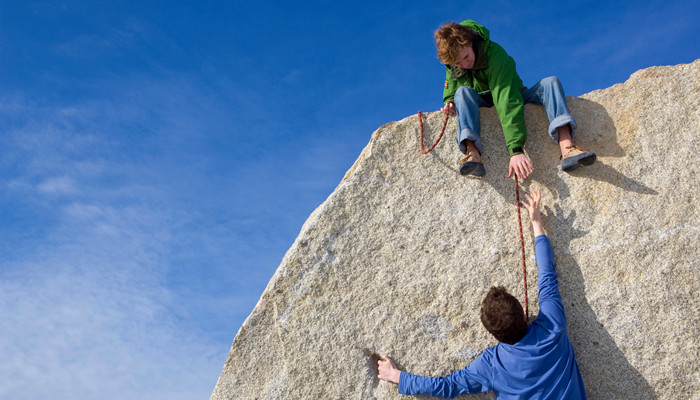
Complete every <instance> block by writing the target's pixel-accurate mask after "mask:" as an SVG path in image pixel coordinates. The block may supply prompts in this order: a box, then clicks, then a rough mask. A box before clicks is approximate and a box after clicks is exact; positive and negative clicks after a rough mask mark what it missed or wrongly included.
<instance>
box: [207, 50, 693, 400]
mask: <svg viewBox="0 0 700 400" xmlns="http://www.w3.org/2000/svg"><path fill="white" fill-rule="evenodd" d="M568 103H569V106H570V109H571V112H572V114H573V115H574V117H575V118H576V120H577V122H578V126H579V129H578V133H577V137H576V143H577V144H578V145H580V146H582V147H585V148H589V149H592V150H593V151H595V152H596V153H597V154H598V162H597V163H596V164H594V165H592V166H590V167H585V168H580V169H578V170H576V171H574V172H573V173H571V174H568V173H564V172H562V171H561V170H560V169H559V153H558V147H557V145H556V144H555V143H553V142H552V141H551V140H550V139H549V137H548V136H547V134H546V131H547V125H548V121H547V117H546V115H545V112H544V110H543V108H542V107H538V106H533V105H527V106H526V109H525V115H526V123H527V128H528V132H529V137H528V139H527V143H526V150H527V152H528V155H529V156H530V158H531V159H532V162H533V163H534V165H535V168H536V169H535V172H534V174H533V175H532V177H531V178H530V179H528V180H527V181H525V182H521V190H525V191H527V190H530V189H533V188H540V189H541V190H542V195H543V200H542V202H543V205H544V207H543V209H544V214H545V229H546V230H547V232H548V236H549V237H550V240H551V243H552V246H553V248H554V253H555V258H556V264H557V271H558V273H559V282H560V289H561V293H562V296H563V298H564V305H565V308H566V313H567V318H568V330H569V337H570V338H571V341H572V343H573V346H574V348H575V351H576V357H577V359H578V363H579V366H580V368H581V373H582V375H583V379H584V382H585V385H586V390H587V392H588V395H589V397H590V398H591V399H652V398H661V399H687V398H698V396H700V374H699V373H698V360H699V359H700V357H699V354H698V350H699V348H700V346H699V344H700V339H699V338H700V313H699V312H698V307H700V300H699V297H698V296H699V295H700V292H699V291H700V279H699V273H698V269H700V214H699V212H698V205H699V204H700V203H699V201H700V198H699V196H698V192H699V191H700V189H699V188H698V184H699V183H700V179H699V175H698V163H699V162H700V160H699V158H698V154H700V134H699V130H700V60H698V61H695V62H694V63H692V64H687V65H678V66H671V67H653V68H648V69H645V70H641V71H638V72H636V73H634V74H633V75H632V76H631V77H630V79H629V80H628V81H627V82H625V83H623V84H618V85H615V86H612V87H610V88H608V89H604V90H597V91H594V92H592V93H588V94H586V95H583V96H581V97H578V98H577V97H569V98H568ZM481 116H482V132H483V139H484V145H485V148H486V151H485V154H484V155H483V161H484V164H485V166H486V169H487V174H486V176H485V177H484V178H483V179H478V178H470V177H463V176H460V175H459V173H458V172H457V169H456V167H457V166H456V161H457V160H458V159H459V158H460V156H461V153H459V152H458V150H457V149H456V146H455V143H454V135H455V132H456V130H457V122H456V120H455V119H454V118H452V119H450V121H449V124H448V126H447V133H446V139H444V140H443V142H442V143H440V144H439V145H438V146H437V147H436V149H435V150H434V151H433V152H432V153H430V154H428V155H421V154H420V152H419V151H418V147H419V145H418V137H419V127H418V119H417V116H416V115H413V116H410V117H407V118H405V119H403V120H401V121H398V122H392V123H389V124H387V125H384V126H382V127H381V128H379V129H378V130H377V131H376V132H374V134H373V135H372V138H371V139H370V142H369V144H368V145H367V147H366V148H365V149H364V150H363V152H362V154H360V156H359V158H358V159H357V162H355V164H354V165H353V166H352V168H351V169H350V170H349V171H348V172H347V174H346V175H345V177H344V178H343V180H342V182H341V183H340V184H339V185H338V187H337V188H336V190H335V191H334V192H333V193H332V194H331V195H330V196H329V197H328V199H327V200H326V201H325V202H324V203H323V204H321V205H320V206H319V207H318V208H317V209H316V210H315V211H314V212H313V213H312V214H311V216H310V217H309V219H308V220H307V221H306V223H305V224H304V226H303V227H302V229H301V232H300V234H299V237H298V238H297V239H296V241H295V242H294V244H293V245H292V247H291V248H290V249H289V251H288V252H287V254H286V255H285V257H284V259H283V260H282V263H281V264H280V266H279V268H278V269H277V272H276V273H275V275H274V276H273V277H272V279H271V281H270V283H269V285H268V286H267V288H266V289H265V291H264V293H263V295H262V297H261V298H260V301H259V302H258V304H257V306H256V307H255V309H254V310H253V312H252V314H251V315H250V316H249V317H248V319H247V320H246V322H245V323H244V324H243V326H242V327H241V329H240V330H239V332H238V334H237V335H236V337H235V339H234V341H233V345H232V347H231V352H230V355H229V357H228V360H227V361H226V364H225V365H224V368H223V371H222V373H221V376H220V378H219V381H218V383H217V385H216V388H215V389H214V392H213V394H212V396H211V398H212V399H215V400H219V399H399V398H402V396H401V395H399V394H398V392H397V387H396V385H394V384H390V383H386V382H380V381H379V380H378V379H377V377H376V373H377V371H376V360H375V356H374V354H375V353H388V354H389V355H391V356H392V357H393V358H394V359H395V360H396V362H397V364H398V365H399V367H401V368H403V369H405V370H408V371H410V372H413V373H418V374H423V375H431V376H440V375H445V374H448V373H450V372H452V371H455V370H457V369H460V368H462V367H464V366H465V365H467V364H468V363H469V362H470V361H472V360H473V359H474V358H475V357H477V356H478V355H479V354H480V353H481V351H482V350H483V349H484V348H486V347H487V346H491V345H494V344H496V341H495V339H494V338H493V337H491V336H490V335H489V334H488V333H487V332H486V330H485V329H484V328H483V327H482V325H481V323H480V321H479V307H480V303H481V300H482V298H483V296H484V295H485V293H486V292H487V291H488V289H489V287H491V286H493V285H503V286H505V287H506V288H508V289H509V291H511V293H513V294H514V295H515V296H516V297H518V298H520V299H522V298H523V277H522V265H521V258H520V238H519V233H518V220H517V208H516V206H515V196H516V193H515V184H514V181H513V180H512V179H508V178H507V177H506V175H507V166H508V156H507V154H506V151H505V143H504V138H503V134H502V131H501V127H500V123H499V122H498V118H497V115H496V112H495V110H494V109H482V111H481ZM424 118H425V119H426V122H425V125H426V136H427V137H426V141H431V140H434V139H435V138H436V137H437V134H438V133H439V131H440V128H441V125H442V121H443V117H442V115H441V114H439V113H438V112H434V113H429V114H427V115H425V116H424ZM523 220H524V228H525V229H524V232H525V249H526V259H527V262H528V263H527V272H528V283H529V287H530V290H529V296H530V302H529V306H530V313H531V314H536V313H537V311H538V307H537V298H538V297H537V289H536V288H537V285H536V282H537V268H536V266H535V262H534V253H533V249H532V231H531V229H530V227H529V224H528V223H527V216H526V213H525V210H524V209H523ZM492 397H493V394H492V393H486V394H481V395H477V396H475V397H474V398H492Z"/></svg>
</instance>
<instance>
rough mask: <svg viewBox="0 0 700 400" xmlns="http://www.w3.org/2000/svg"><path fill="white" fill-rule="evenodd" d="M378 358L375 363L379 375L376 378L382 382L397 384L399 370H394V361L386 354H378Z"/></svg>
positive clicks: (399, 375) (399, 374)
mask: <svg viewBox="0 0 700 400" xmlns="http://www.w3.org/2000/svg"><path fill="white" fill-rule="evenodd" d="M379 356H380V357H381V359H380V360H379V361H378V362H377V363H378V364H379V368H378V369H379V375H377V377H378V378H379V379H381V380H383V381H387V382H393V383H399V378H400V377H401V370H400V369H398V368H396V364H394V361H392V359H391V358H389V356H387V355H386V354H380V355H379Z"/></svg>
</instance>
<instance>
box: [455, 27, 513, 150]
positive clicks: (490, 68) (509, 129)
mask: <svg viewBox="0 0 700 400" xmlns="http://www.w3.org/2000/svg"><path fill="white" fill-rule="evenodd" d="M460 25H464V26H466V27H468V28H469V29H471V30H473V31H474V32H476V33H477V34H478V35H479V36H480V37H481V39H482V40H481V41H479V42H478V43H475V44H474V53H475V55H476V61H475V63H474V68H473V69H463V68H459V67H457V66H454V65H445V69H446V70H447V77H446V79H445V90H444V92H443V96H442V97H443V101H444V102H445V103H447V102H448V101H454V98H455V93H456V92H457V89H458V88H459V87H461V86H469V87H471V88H472V89H474V90H476V91H477V92H479V93H480V94H481V97H483V98H484V99H485V100H486V101H487V102H489V103H493V105H494V106H495V107H496V112H497V113H498V118H499V119H500V120H501V127H502V128H503V134H504V135H505V137H506V145H507V146H508V152H509V153H510V155H511V156H512V155H515V154H519V153H522V148H523V145H524V144H525V139H526V138H527V131H526V130H525V104H524V102H523V97H522V95H521V91H522V90H524V89H525V87H524V86H523V81H522V80H521V79H520V77H519V76H518V73H517V72H516V70H515V61H514V60H513V58H512V57H511V56H509V55H508V53H506V51H505V50H503V47H501V46H499V45H498V44H497V43H495V42H492V41H491V40H489V31H488V29H486V28H484V26H482V25H481V24H479V23H477V22H475V21H472V20H470V19H469V20H466V21H463V22H461V23H460ZM483 92H486V93H483Z"/></svg>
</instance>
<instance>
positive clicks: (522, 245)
mask: <svg viewBox="0 0 700 400" xmlns="http://www.w3.org/2000/svg"><path fill="white" fill-rule="evenodd" d="M515 200H516V202H517V205H518V227H519V228H520V253H521V254H522V257H523V285H524V286H525V319H528V318H529V317H530V314H529V312H528V310H527V269H526V268H525V242H524V241H523V223H522V221H521V219H520V187H519V186H518V176H517V175H515Z"/></svg>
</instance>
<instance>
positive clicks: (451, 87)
mask: <svg viewBox="0 0 700 400" xmlns="http://www.w3.org/2000/svg"><path fill="white" fill-rule="evenodd" d="M458 88H459V82H457V79H452V73H451V72H450V70H449V69H448V68H447V67H445V87H444V90H443V91H442V102H443V103H445V104H447V102H448V101H454V100H455V93H457V89H458Z"/></svg>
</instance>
